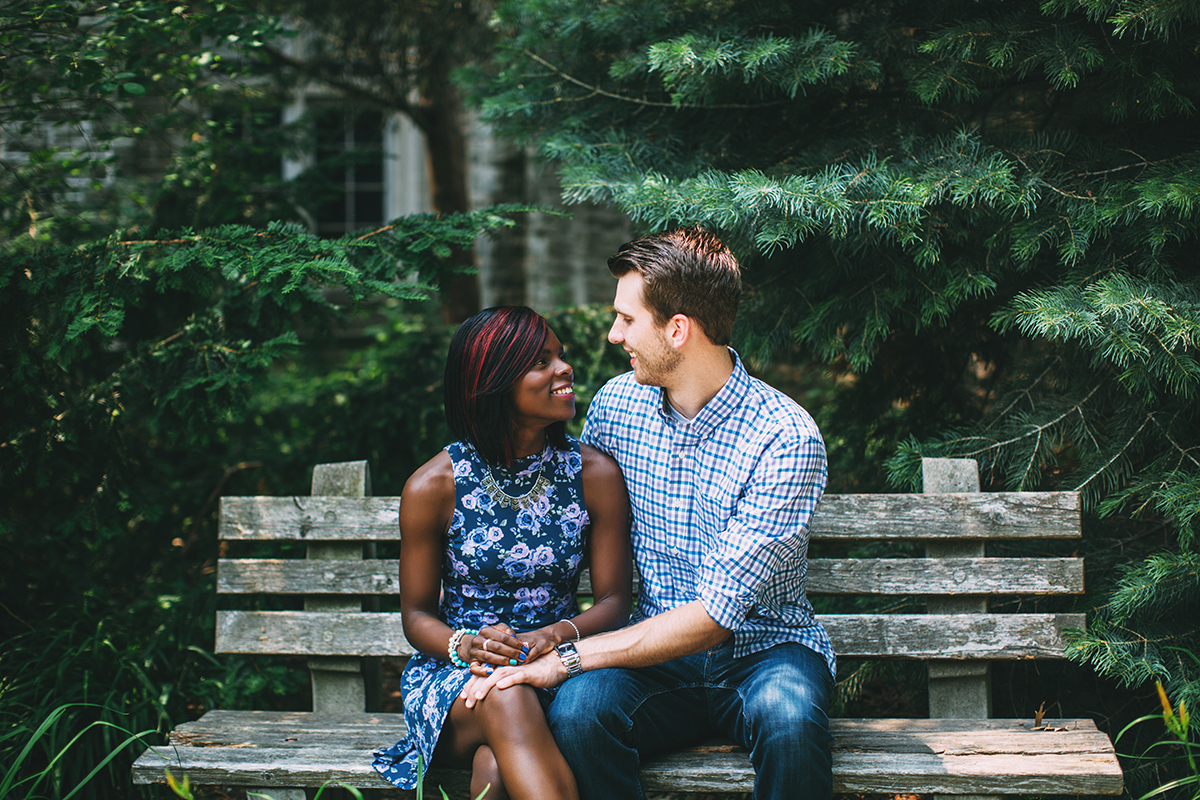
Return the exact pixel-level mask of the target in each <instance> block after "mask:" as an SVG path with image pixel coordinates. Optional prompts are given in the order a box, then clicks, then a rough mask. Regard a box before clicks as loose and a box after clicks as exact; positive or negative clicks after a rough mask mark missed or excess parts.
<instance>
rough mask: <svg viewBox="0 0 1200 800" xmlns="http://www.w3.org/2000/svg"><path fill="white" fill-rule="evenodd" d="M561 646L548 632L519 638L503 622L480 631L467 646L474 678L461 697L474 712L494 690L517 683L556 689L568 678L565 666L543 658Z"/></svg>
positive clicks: (551, 659) (526, 634)
mask: <svg viewBox="0 0 1200 800" xmlns="http://www.w3.org/2000/svg"><path fill="white" fill-rule="evenodd" d="M561 643H562V637H561V636H559V635H558V634H556V633H555V632H554V631H552V630H550V629H548V628H539V629H538V630H535V631H529V632H528V633H520V634H519V633H517V632H516V631H514V630H513V629H512V628H510V627H509V626H508V625H505V624H504V623H502V622H499V623H496V624H495V625H488V626H485V627H484V628H481V629H480V631H479V633H478V634H476V635H475V636H473V637H471V640H470V642H469V643H468V647H467V661H468V663H470V665H471V678H470V680H468V681H467V685H466V686H464V687H463V690H462V692H461V693H460V694H459V697H461V698H463V699H465V700H466V705H467V708H471V707H473V706H474V705H475V704H476V703H478V702H479V701H481V700H483V699H484V698H486V697H487V695H488V692H490V691H491V690H492V688H493V687H498V688H501V689H504V688H507V687H509V686H512V685H514V684H517V683H527V684H530V685H532V686H541V687H550V686H557V685H558V684H559V683H561V682H562V679H563V678H565V677H566V670H565V669H564V668H563V667H562V662H560V661H559V660H558V659H557V658H548V659H546V658H541V657H542V656H544V655H546V654H547V653H551V654H553V653H554V648H555V647H556V646H557V645H559V644H561ZM547 667H548V668H549V669H547ZM560 672H561V673H562V676H561V677H560V676H559V673H560Z"/></svg>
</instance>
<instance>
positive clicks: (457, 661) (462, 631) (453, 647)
mask: <svg viewBox="0 0 1200 800" xmlns="http://www.w3.org/2000/svg"><path fill="white" fill-rule="evenodd" d="M478 635H479V631H478V630H477V629H475V628H459V629H458V630H456V631H455V632H454V635H453V636H451V637H450V644H448V645H447V646H446V653H447V654H448V655H449V656H450V663H451V664H453V665H454V666H456V667H458V668H459V669H468V668H469V667H470V666H471V665H470V664H468V663H467V662H465V661H463V660H462V659H461V658H459V657H458V643H459V642H461V641H462V638H463V637H464V636H478Z"/></svg>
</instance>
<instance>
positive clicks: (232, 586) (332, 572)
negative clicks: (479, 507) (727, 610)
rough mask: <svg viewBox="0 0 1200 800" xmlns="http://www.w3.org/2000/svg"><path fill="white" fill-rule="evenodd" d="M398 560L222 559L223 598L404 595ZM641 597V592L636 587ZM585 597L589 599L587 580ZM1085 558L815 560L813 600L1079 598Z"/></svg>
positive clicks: (810, 576) (811, 586) (810, 570)
mask: <svg viewBox="0 0 1200 800" xmlns="http://www.w3.org/2000/svg"><path fill="white" fill-rule="evenodd" d="M399 568H400V562H399V561H398V560H396V559H378V560H365V561H316V560H306V559H298V558H292V559H286V558H259V559H252V558H243V559H221V560H220V561H218V562H217V592H218V593H219V594H292V595H303V594H326V595H337V594H344V595H364V594H369V595H398V594H399V593H400V582H399V579H398V577H397V575H398V574H399V572H398V571H399ZM635 591H636V587H635ZM579 592H580V594H584V595H587V594H591V581H590V580H589V579H588V576H586V575H585V576H584V577H583V579H582V580H581V581H580V585H579ZM1082 592H1083V559H1081V558H846V559H832V558H814V559H811V560H810V561H809V562H808V593H809V595H843V594H852V595H1012V594H1081V593H1082Z"/></svg>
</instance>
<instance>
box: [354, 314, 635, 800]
mask: <svg viewBox="0 0 1200 800" xmlns="http://www.w3.org/2000/svg"><path fill="white" fill-rule="evenodd" d="M445 402H446V418H447V420H448V421H449V423H450V429H451V431H452V432H453V433H454V435H455V436H457V437H458V439H459V440H458V441H456V442H454V443H453V444H451V445H449V446H448V447H447V448H446V449H445V450H443V451H442V452H441V453H439V454H438V455H437V456H435V457H434V458H433V459H431V460H430V461H429V462H428V463H426V464H425V465H424V466H422V467H421V468H420V469H418V470H417V471H416V472H415V473H413V475H412V477H411V478H409V480H408V482H407V483H406V484H405V486H404V491H403V493H402V494H401V499H400V530H401V534H402V538H403V544H402V547H401V553H400V587H401V588H400V608H401V612H402V615H403V620H404V633H405V636H407V637H408V641H409V642H410V643H411V644H412V645H413V647H415V648H416V649H417V651H418V652H417V654H416V655H415V656H413V657H412V658H411V659H410V660H409V663H408V666H407V667H405V670H404V673H403V675H402V676H401V691H402V694H403V697H404V717H405V721H406V722H407V723H408V737H407V738H406V739H404V740H403V741H401V742H399V743H397V744H396V745H394V746H393V747H391V748H388V749H387V750H382V751H379V752H377V753H376V754H375V756H376V758H375V768H376V769H377V770H378V771H379V772H380V773H381V774H382V775H383V776H384V777H385V778H387V779H388V780H389V781H391V782H392V783H394V784H396V785H397V786H400V787H401V788H405V789H411V788H413V787H415V785H416V782H417V771H418V761H419V762H420V764H421V765H422V766H423V768H428V767H429V765H430V762H431V761H432V763H433V765H434V766H458V767H468V768H470V769H471V770H472V773H471V797H477V796H478V795H479V793H480V792H482V791H483V790H484V788H485V787H487V786H490V788H489V789H488V792H487V800H498V799H499V798H508V797H512V798H516V799H517V800H520V798H533V797H537V798H572V799H573V798H576V797H577V796H578V792H577V790H576V786H575V778H574V776H573V775H572V774H571V770H570V768H569V767H568V766H567V763H566V761H565V760H564V759H563V757H562V754H561V753H559V751H558V747H557V746H556V745H555V744H554V739H553V738H552V737H551V735H550V730H549V727H548V726H547V724H546V718H545V714H544V711H543V704H548V703H549V702H550V700H551V698H552V695H551V693H550V692H546V691H545V690H540V689H533V688H530V687H527V686H514V687H512V688H511V689H505V690H503V691H502V692H499V693H498V694H497V693H493V694H492V695H490V696H489V697H488V698H487V700H486V701H485V702H483V703H480V704H479V705H477V706H475V707H474V708H471V709H468V708H467V707H466V705H465V703H464V700H463V699H462V698H460V697H459V694H460V692H461V691H462V689H463V687H464V686H465V685H466V683H467V681H468V680H469V679H470V678H471V674H472V673H471V671H470V669H468V667H469V666H472V665H473V666H474V668H475V670H476V672H477V673H486V672H488V671H490V670H491V669H493V668H494V667H496V666H500V665H504V664H518V663H521V662H524V661H526V660H532V659H535V658H539V657H541V656H543V655H544V654H546V653H550V654H551V655H550V657H551V658H557V654H556V653H554V647H555V645H558V644H560V643H561V642H563V641H574V640H577V639H579V638H580V637H582V636H587V635H589V634H593V633H598V632H600V631H605V630H610V629H612V628H615V627H619V626H621V625H624V624H625V623H626V622H627V621H628V619H629V609H630V596H631V590H630V553H629V499H628V496H627V495H626V491H625V482H624V479H623V478H622V477H621V471H620V469H619V468H618V467H617V465H616V462H615V461H613V460H612V459H611V458H609V457H608V456H606V455H604V454H603V453H600V452H599V451H597V450H594V449H592V448H591V447H587V446H582V445H580V443H579V442H578V440H576V439H573V438H571V437H569V436H567V434H566V421H567V420H569V419H571V418H572V417H574V416H575V392H574V389H573V375H572V372H571V367H570V365H569V364H567V363H566V361H565V360H564V357H563V348H562V345H561V344H560V343H559V341H558V338H557V337H556V336H555V335H554V333H553V331H551V330H550V328H549V326H548V325H547V324H546V321H545V320H544V319H543V318H542V317H540V316H539V315H538V314H536V313H535V312H533V311H532V310H530V309H528V308H524V307H501V308H490V309H487V310H485V311H482V312H480V313H479V314H476V315H475V316H474V317H472V318H471V319H469V320H467V321H466V322H464V323H463V324H462V325H461V326H460V327H459V328H458V330H457V331H456V332H455V334H454V338H453V340H452V341H451V343H450V352H449V354H448V356H447V359H446V381H445ZM585 560H586V561H587V562H589V564H590V568H591V575H592V592H593V595H594V597H595V603H594V605H592V606H591V607H590V608H589V609H588V610H587V611H584V612H583V613H577V611H578V607H577V604H576V601H575V591H576V589H577V587H578V584H579V570H580V568H581V567H582V565H583V563H584V561H585Z"/></svg>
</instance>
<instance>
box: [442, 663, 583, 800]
mask: <svg viewBox="0 0 1200 800" xmlns="http://www.w3.org/2000/svg"><path fill="white" fill-rule="evenodd" d="M483 747H487V748H489V749H490V750H491V753H492V760H494V762H495V765H496V770H497V772H496V774H497V775H498V778H499V786H498V788H499V791H500V792H503V794H496V795H493V794H492V792H491V791H489V792H488V794H487V800H490V799H491V798H492V797H493V796H496V797H501V796H504V797H511V798H513V800H527V799H528V800H534V799H535V798H561V800H577V798H578V797H579V792H578V789H577V788H576V786H575V776H574V775H573V774H572V773H571V769H570V767H568V766H567V762H566V760H565V759H564V758H563V756H562V753H560V752H559V750H558V746H557V745H556V744H555V743H554V738H553V737H552V736H551V735H550V728H549V726H548V725H547V724H546V715H545V713H544V712H543V711H542V706H541V704H540V703H539V702H538V697H537V694H536V690H534V689H532V688H530V687H528V686H512V687H510V688H508V689H499V690H496V689H493V690H492V692H491V693H490V694H489V695H488V696H487V699H485V700H484V701H483V702H481V703H479V704H477V705H476V706H475V707H474V708H470V709H468V708H467V707H466V705H465V703H464V701H463V700H462V699H456V700H455V701H454V705H453V706H451V707H450V714H449V716H448V717H447V718H446V724H445V726H444V727H443V728H442V735H441V739H440V741H439V743H438V757H439V760H442V761H443V763H447V762H449V763H453V764H455V765H458V766H464V767H465V766H471V767H472V769H474V767H475V766H476V764H477V763H478V764H479V765H480V766H483V767H485V768H487V766H488V764H489V763H490V762H489V760H488V758H487V757H486V756H480V758H481V759H482V760H481V761H479V762H477V760H476V758H477V756H476V754H477V752H478V751H479V750H480V748H483ZM487 782H488V781H487V780H485V781H484V783H487ZM475 784H476V780H475V778H474V775H472V779H471V788H472V796H474V794H475ZM482 785H483V784H480V786H481V790H482Z"/></svg>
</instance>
